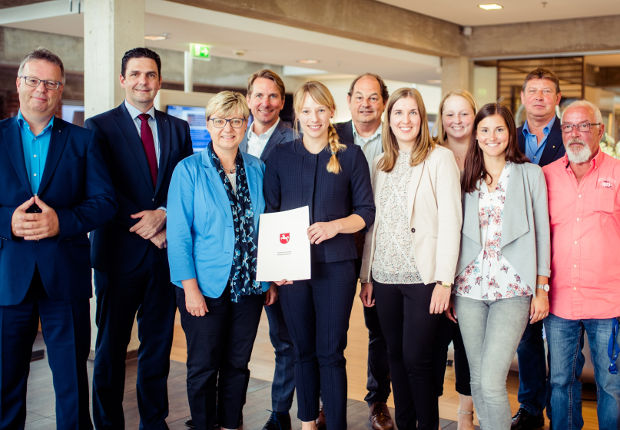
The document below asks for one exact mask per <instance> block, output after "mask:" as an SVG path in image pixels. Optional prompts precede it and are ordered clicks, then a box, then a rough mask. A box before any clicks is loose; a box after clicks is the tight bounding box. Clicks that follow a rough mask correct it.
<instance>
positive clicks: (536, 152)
mask: <svg viewBox="0 0 620 430" xmlns="http://www.w3.org/2000/svg"><path fill="white" fill-rule="evenodd" d="M554 121H555V115H554V116H553V118H551V121H549V122H548V123H547V125H546V126H545V127H544V128H543V140H542V142H541V143H540V145H538V138H537V137H536V135H535V134H532V133H530V129H529V127H528V123H527V121H525V124H523V130H522V132H523V138H524V139H525V155H527V158H529V159H530V161H531V162H532V163H534V164H538V163H539V162H540V157H541V156H542V153H543V151H544V150H545V146H547V137H548V136H549V133H550V132H551V127H553V122H554Z"/></svg>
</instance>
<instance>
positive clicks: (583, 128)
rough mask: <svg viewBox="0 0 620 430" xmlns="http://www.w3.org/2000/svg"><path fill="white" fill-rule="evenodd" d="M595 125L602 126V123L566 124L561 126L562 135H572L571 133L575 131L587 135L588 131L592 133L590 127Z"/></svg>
mask: <svg viewBox="0 0 620 430" xmlns="http://www.w3.org/2000/svg"><path fill="white" fill-rule="evenodd" d="M593 125H595V126H598V125H601V123H600V122H588V121H586V122H580V123H579V124H569V123H564V124H562V125H560V128H561V129H562V133H566V134H568V133H570V132H571V131H573V129H577V131H580V132H582V133H587V132H588V131H590V127H592V126H593Z"/></svg>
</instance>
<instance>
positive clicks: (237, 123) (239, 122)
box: [209, 118, 245, 128]
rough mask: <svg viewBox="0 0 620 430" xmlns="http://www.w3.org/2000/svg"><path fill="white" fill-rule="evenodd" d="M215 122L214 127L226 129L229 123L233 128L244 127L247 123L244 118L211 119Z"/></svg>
mask: <svg viewBox="0 0 620 430" xmlns="http://www.w3.org/2000/svg"><path fill="white" fill-rule="evenodd" d="M209 119H210V120H211V121H212V122H213V127H215V128H224V127H226V124H227V123H230V125H231V126H232V128H241V127H243V123H244V122H245V119H244V118H228V119H224V118H209Z"/></svg>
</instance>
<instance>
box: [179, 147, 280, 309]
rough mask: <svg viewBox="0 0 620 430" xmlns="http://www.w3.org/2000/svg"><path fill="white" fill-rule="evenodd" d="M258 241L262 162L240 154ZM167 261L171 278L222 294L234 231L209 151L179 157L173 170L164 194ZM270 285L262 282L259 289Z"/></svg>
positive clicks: (262, 202) (262, 207) (262, 204)
mask: <svg viewBox="0 0 620 430" xmlns="http://www.w3.org/2000/svg"><path fill="white" fill-rule="evenodd" d="M241 156H242V157H243V163H244V165H245V171H246V176H247V179H248V187H249V189H250V198H251V199H252V208H253V209H254V233H255V239H256V240H257V243H258V220H259V217H260V214H262V213H263V212H264V211H265V199H264V197H263V173H264V171H265V165H264V164H263V162H262V161H260V160H259V159H257V158H256V157H253V156H252V155H250V154H245V153H242V154H241ZM167 228H168V231H167V238H168V261H169V263H170V279H171V281H172V282H173V283H174V284H175V285H177V286H179V287H183V285H182V284H181V281H183V280H186V279H192V278H196V279H197V281H198V286H199V287H200V291H201V292H202V294H203V295H205V296H207V297H212V298H216V297H219V296H221V295H222V292H223V291H224V288H226V284H227V283H228V278H229V276H230V269H231V267H232V261H233V260H232V259H233V251H234V248H235V232H234V224H233V218H232V211H231V209H230V204H229V202H228V196H227V194H226V189H225V188H224V184H223V183H222V179H221V178H220V175H219V174H218V172H217V169H216V168H215V166H214V165H213V162H212V160H211V158H210V156H209V153H208V151H202V152H200V153H198V154H194V155H193V156H191V157H188V158H186V159H185V160H183V161H181V162H180V163H179V165H178V166H177V167H176V169H174V173H173V175H172V181H171V182H170V191H169V193H168V227H167ZM268 289H269V283H267V282H264V283H263V291H267V290H268Z"/></svg>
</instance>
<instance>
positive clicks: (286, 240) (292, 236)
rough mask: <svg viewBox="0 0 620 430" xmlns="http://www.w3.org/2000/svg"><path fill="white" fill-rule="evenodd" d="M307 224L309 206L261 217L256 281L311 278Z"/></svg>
mask: <svg viewBox="0 0 620 430" xmlns="http://www.w3.org/2000/svg"><path fill="white" fill-rule="evenodd" d="M309 223H310V212H309V209H308V206H303V207H301V208H297V209H291V210H289V211H282V212H274V213H270V214H262V215H261V216H260V223H259V229H258V256H257V260H258V262H257V267H256V280H257V281H280V280H282V279H287V280H289V281H298V280H302V279H310V241H309V240H308V227H309Z"/></svg>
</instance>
